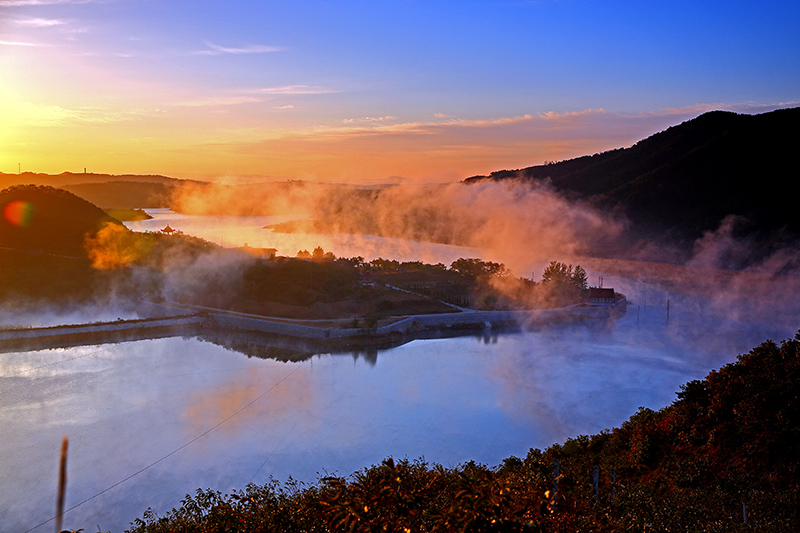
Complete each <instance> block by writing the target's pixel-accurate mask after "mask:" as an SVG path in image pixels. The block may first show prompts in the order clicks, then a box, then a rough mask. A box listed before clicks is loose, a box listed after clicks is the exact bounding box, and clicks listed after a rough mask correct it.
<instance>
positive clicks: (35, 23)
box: [16, 18, 67, 28]
mask: <svg viewBox="0 0 800 533" xmlns="http://www.w3.org/2000/svg"><path fill="white" fill-rule="evenodd" d="M16 23H17V24H19V25H20V26H28V27H32V28H50V27H53V26H62V25H64V24H67V21H66V20H62V19H44V18H27V19H19V20H17V21H16Z"/></svg>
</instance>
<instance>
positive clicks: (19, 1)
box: [0, 0, 99, 7]
mask: <svg viewBox="0 0 800 533" xmlns="http://www.w3.org/2000/svg"><path fill="white" fill-rule="evenodd" d="M98 1H99V0H0V7H24V6H53V5H63V4H93V3H96V2H98Z"/></svg>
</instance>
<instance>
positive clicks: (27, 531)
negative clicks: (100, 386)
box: [25, 363, 303, 533]
mask: <svg viewBox="0 0 800 533" xmlns="http://www.w3.org/2000/svg"><path fill="white" fill-rule="evenodd" d="M301 366H303V365H302V363H301V364H300V365H298V366H297V367H296V368H295V369H294V370H292V371H291V372H289V373H288V374H287V375H286V376H284V377H283V378H281V379H280V380H278V381H277V382H276V383H275V384H274V385H272V386H271V387H270V388H268V389H267V390H265V391H264V392H263V393H261V394H260V395H259V396H257V397H256V398H254V399H253V400H251V401H250V402H248V403H247V404H245V405H244V406H243V407H242V408H240V409H239V410H238V411H236V412H235V413H233V414H232V415H230V416H228V417H227V418H225V419H223V420H221V421H220V422H218V423H216V424H215V425H214V426H212V427H210V428H209V429H207V430H206V431H204V432H203V433H201V434H200V435H197V436H196V437H194V438H193V439H192V440H190V441H189V442H187V443H185V444H183V445H182V446H180V447H178V448H176V449H174V450H172V451H171V452H169V453H168V454H166V455H164V456H162V457H161V458H160V459H158V460H156V461H153V462H152V463H150V464H149V465H147V466H144V467H142V468H140V469H139V470H137V471H136V472H134V473H132V474H131V475H129V476H127V477H126V478H124V479H121V480H120V481H117V482H116V483H114V484H113V485H111V486H110V487H107V488H105V489H103V490H101V491H100V492H98V493H97V494H95V495H93V496H90V497H88V498H86V499H85V500H83V501H82V502H80V503H77V504H75V505H73V506H72V507H70V508H69V509H67V510H66V511H64V513H63V514H67V513H68V512H70V511H72V510H73V509H76V508H78V507H80V506H81V505H83V504H85V503H88V502H90V501H92V500H94V499H95V498H97V497H98V496H102V495H103V494H105V493H106V492H108V491H110V490H112V489H115V488H116V487H119V486H120V485H122V484H123V483H125V482H126V481H129V480H130V479H132V478H134V477H136V476H138V475H139V474H141V473H142V472H144V471H146V470H149V469H150V468H152V467H154V466H156V465H157V464H158V463H160V462H162V461H164V460H166V459H168V458H170V457H172V456H173V455H175V454H176V453H178V452H179V451H181V450H183V449H184V448H186V447H188V446H189V445H191V444H193V443H194V442H196V441H198V440H200V439H201V438H203V437H205V436H206V435H208V434H209V433H211V432H212V431H214V430H215V429H217V428H218V427H220V426H221V425H223V424H225V423H226V422H228V421H230V420H231V419H233V418H234V417H235V416H237V415H238V414H239V413H241V412H242V411H244V410H245V409H247V408H248V407H250V406H251V405H253V404H254V403H256V402H257V401H258V400H260V399H261V398H263V397H264V396H266V395H267V394H269V393H270V392H272V391H273V390H274V389H275V388H276V387H277V386H278V385H280V384H281V383H283V382H284V381H286V380H287V379H289V378H290V377H291V376H292V374H294V373H295V372H297V371H298V370H300V367H301ZM55 519H56V517H55V516H54V517H52V518H49V519H47V520H45V521H44V522H41V523H39V524H36V525H35V526H33V527H32V528H30V529H28V530H26V531H25V533H30V532H31V531H33V530H34V529H38V528H40V527H41V526H43V525H45V524H48V523H50V522H52V521H53V520H55Z"/></svg>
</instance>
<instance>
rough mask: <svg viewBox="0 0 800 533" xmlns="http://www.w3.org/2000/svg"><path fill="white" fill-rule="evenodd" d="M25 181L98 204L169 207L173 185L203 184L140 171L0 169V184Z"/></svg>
mask: <svg viewBox="0 0 800 533" xmlns="http://www.w3.org/2000/svg"><path fill="white" fill-rule="evenodd" d="M25 184H36V185H49V186H51V187H57V188H60V189H65V190H68V191H70V192H72V193H74V194H76V195H78V196H80V197H81V198H83V199H85V200H88V201H90V202H91V203H93V204H95V205H98V206H100V207H116V208H132V209H133V208H148V207H169V199H170V197H171V195H172V193H173V191H174V190H175V189H176V188H177V187H180V186H183V185H203V184H204V182H200V181H192V180H180V179H176V178H170V177H167V176H161V175H140V174H119V175H115V174H92V173H84V174H81V173H74V172H63V173H61V174H41V173H34V172H22V173H20V174H5V173H0V188H5V187H10V186H12V185H25Z"/></svg>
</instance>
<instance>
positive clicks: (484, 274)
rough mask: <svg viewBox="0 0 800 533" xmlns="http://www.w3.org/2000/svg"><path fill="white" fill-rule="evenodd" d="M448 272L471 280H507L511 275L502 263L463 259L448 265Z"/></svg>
mask: <svg viewBox="0 0 800 533" xmlns="http://www.w3.org/2000/svg"><path fill="white" fill-rule="evenodd" d="M450 270H452V271H453V272H458V273H459V274H461V275H462V276H464V277H467V278H472V279H478V278H490V277H492V276H494V277H498V278H507V277H509V276H510V275H511V271H510V270H508V269H506V267H505V265H504V264H503V263H493V262H492V261H482V260H480V259H475V258H463V257H462V258H460V259H456V260H455V261H453V262H452V263H451V264H450Z"/></svg>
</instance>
